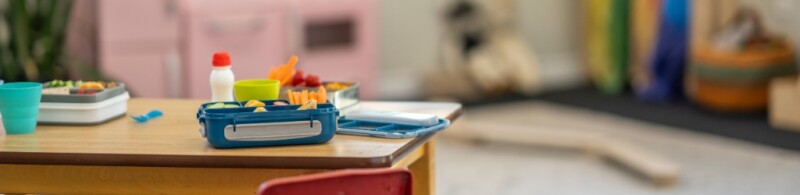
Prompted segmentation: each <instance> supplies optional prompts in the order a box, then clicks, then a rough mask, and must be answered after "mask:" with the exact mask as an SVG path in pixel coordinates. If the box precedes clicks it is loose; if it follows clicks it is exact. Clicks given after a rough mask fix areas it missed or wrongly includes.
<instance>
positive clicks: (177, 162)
mask: <svg viewBox="0 0 800 195" xmlns="http://www.w3.org/2000/svg"><path fill="white" fill-rule="evenodd" d="M201 103H202V101H201V100H185V99H131V100H130V101H129V102H128V113H129V115H130V114H142V113H145V112H147V111H149V110H151V109H160V110H162V111H163V112H164V116H163V117H162V118H158V119H155V120H152V121H150V122H148V123H144V124H138V123H135V122H134V121H133V120H131V119H130V118H129V117H128V116H125V117H124V118H120V119H116V120H113V121H111V122H108V123H105V124H102V125H96V126H45V125H39V126H38V127H37V129H36V132H35V133H33V134H28V135H6V136H2V135H0V142H2V143H3V145H0V164H56V165H111V166H159V167H241V168H320V169H323V168H360V167H389V166H391V165H392V164H393V163H394V162H395V161H397V160H398V159H400V158H401V157H402V156H404V155H405V154H408V153H410V152H411V151H413V149H415V148H417V147H418V146H420V145H422V144H424V143H425V142H426V141H427V140H429V139H430V138H431V136H432V135H429V136H424V137H418V138H413V139H383V138H371V137H362V136H350V135H338V134H337V135H336V136H334V138H333V139H332V140H331V141H329V142H328V143H326V144H317V145H298V146H276V147H260V148H239V149H214V148H212V147H211V146H210V145H208V143H207V142H206V140H205V138H202V136H201V135H200V133H199V132H198V128H199V125H198V122H197V119H196V118H195V113H196V112H197V108H198V107H199V106H200V104H201ZM361 107H362V108H367V109H378V110H394V111H403V112H416V113H428V114H435V115H438V116H440V117H444V118H447V119H450V120H455V119H456V118H458V116H459V115H460V114H461V112H462V110H461V105H460V104H456V103H425V102H362V103H361Z"/></svg>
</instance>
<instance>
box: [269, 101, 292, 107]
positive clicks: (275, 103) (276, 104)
mask: <svg viewBox="0 0 800 195" xmlns="http://www.w3.org/2000/svg"><path fill="white" fill-rule="evenodd" d="M272 105H275V106H285V105H289V104H287V103H286V102H279V101H276V102H274V103H272Z"/></svg>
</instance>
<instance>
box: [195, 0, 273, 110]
mask: <svg viewBox="0 0 800 195" xmlns="http://www.w3.org/2000/svg"><path fill="white" fill-rule="evenodd" d="M187 3H188V4H190V5H187V7H188V9H187V10H186V11H185V12H184V14H185V15H183V16H184V18H185V19H186V20H185V22H184V26H183V27H182V32H184V33H183V35H184V36H185V37H184V38H183V40H184V41H183V43H182V45H181V46H182V53H183V54H184V56H183V59H184V62H185V63H184V70H185V72H184V76H185V78H186V81H187V83H186V85H185V86H186V87H185V90H186V94H187V95H188V96H189V97H195V98H209V97H210V91H211V90H210V88H209V87H208V74H209V72H211V55H212V54H213V53H214V52H215V51H220V50H225V51H228V52H230V53H231V64H232V66H231V69H232V70H233V72H234V74H235V75H236V79H237V80H242V79H254V78H266V77H267V72H268V71H269V66H271V65H276V64H281V63H284V62H285V61H286V59H288V56H289V53H288V51H287V47H286V44H287V40H286V36H287V33H288V32H287V28H286V25H287V24H286V19H285V14H284V12H282V11H281V10H282V9H280V8H281V7H282V6H280V4H277V3H275V2H269V3H268V2H267V1H258V2H253V1H214V2H194V1H187Z"/></svg>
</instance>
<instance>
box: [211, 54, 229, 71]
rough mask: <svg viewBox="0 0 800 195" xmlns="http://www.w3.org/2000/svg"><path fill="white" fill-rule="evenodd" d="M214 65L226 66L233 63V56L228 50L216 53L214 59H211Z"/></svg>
mask: <svg viewBox="0 0 800 195" xmlns="http://www.w3.org/2000/svg"><path fill="white" fill-rule="evenodd" d="M211 62H212V64H213V65H214V67H225V66H230V65H231V56H230V54H228V52H226V51H220V52H216V53H214V59H213V61H211Z"/></svg>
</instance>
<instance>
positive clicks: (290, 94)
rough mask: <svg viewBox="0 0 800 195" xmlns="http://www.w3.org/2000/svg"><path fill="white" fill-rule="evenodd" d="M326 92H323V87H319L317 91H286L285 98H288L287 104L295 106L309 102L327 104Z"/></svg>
mask: <svg viewBox="0 0 800 195" xmlns="http://www.w3.org/2000/svg"><path fill="white" fill-rule="evenodd" d="M327 95H328V92H327V90H325V87H322V86H320V87H319V90H317V91H308V90H303V91H292V90H286V97H287V98H289V104H293V105H297V104H301V105H303V104H306V103H308V102H310V101H311V100H314V102H316V103H320V102H321V103H327V102H328V96H327Z"/></svg>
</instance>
